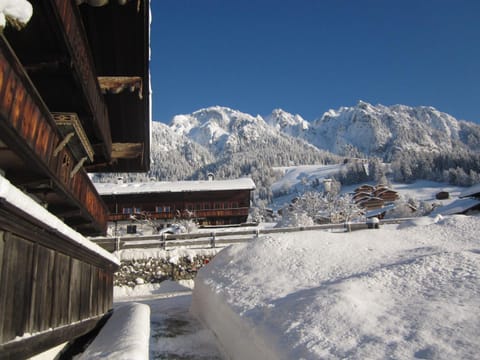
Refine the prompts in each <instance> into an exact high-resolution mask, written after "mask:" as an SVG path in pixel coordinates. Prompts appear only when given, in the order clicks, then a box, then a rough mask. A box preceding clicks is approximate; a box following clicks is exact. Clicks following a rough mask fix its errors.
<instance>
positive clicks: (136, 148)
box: [112, 143, 143, 159]
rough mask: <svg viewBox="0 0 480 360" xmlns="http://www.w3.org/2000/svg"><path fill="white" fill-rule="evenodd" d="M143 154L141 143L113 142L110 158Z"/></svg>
mask: <svg viewBox="0 0 480 360" xmlns="http://www.w3.org/2000/svg"><path fill="white" fill-rule="evenodd" d="M142 155H143V143H113V144H112V159H135V158H138V157H141V156H142Z"/></svg>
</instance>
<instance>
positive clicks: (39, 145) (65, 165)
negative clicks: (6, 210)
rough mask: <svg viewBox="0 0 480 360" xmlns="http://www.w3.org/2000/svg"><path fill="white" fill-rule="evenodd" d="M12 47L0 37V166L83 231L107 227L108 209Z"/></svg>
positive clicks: (101, 229) (51, 209) (55, 212)
mask: <svg viewBox="0 0 480 360" xmlns="http://www.w3.org/2000/svg"><path fill="white" fill-rule="evenodd" d="M62 140H63V136H62V134H61V133H60V131H59V129H58V127H57V126H56V124H55V121H54V119H53V117H52V115H51V113H50V111H49V109H48V108H47V107H46V105H45V103H44V102H43V100H42V98H41V97H40V95H39V94H38V92H37V90H36V88H35V87H34V85H33V84H32V82H31V81H30V78H29V77H28V75H27V74H26V73H25V71H24V68H23V66H22V65H21V64H20V62H19V61H18V58H17V57H16V56H15V54H14V52H13V50H12V49H11V47H10V46H9V44H8V42H7V41H6V39H5V38H4V37H3V36H0V169H2V170H3V171H4V172H5V176H6V177H7V178H8V179H9V180H11V181H12V182H13V183H15V184H16V185H17V186H18V187H20V188H21V189H23V190H25V191H27V192H29V193H30V194H32V195H33V196H35V197H36V198H37V199H38V201H39V202H41V203H43V204H45V206H47V207H48V210H50V211H51V212H53V213H54V214H55V215H57V216H59V217H61V218H63V219H64V221H65V222H66V223H67V224H68V225H70V226H72V227H74V228H76V229H77V230H79V231H81V232H83V233H103V232H104V231H105V230H106V223H107V212H108V210H107V208H106V206H105V204H104V202H103V200H102V199H101V198H100V196H99V195H98V193H97V191H96V189H95V187H94V186H93V184H92V182H91V181H90V178H89V177H88V175H87V173H86V172H85V170H84V169H83V168H82V167H81V166H78V162H77V160H76V159H75V157H74V155H73V154H72V152H71V150H70V148H69V147H68V146H65V147H63V148H61V147H59V145H60V144H61V143H62Z"/></svg>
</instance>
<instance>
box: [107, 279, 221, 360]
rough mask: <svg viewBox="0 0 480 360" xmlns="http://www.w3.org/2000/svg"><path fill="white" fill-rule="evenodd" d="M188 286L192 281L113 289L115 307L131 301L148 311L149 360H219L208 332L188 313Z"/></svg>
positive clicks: (189, 289) (210, 333) (190, 296)
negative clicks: (142, 305)
mask: <svg viewBox="0 0 480 360" xmlns="http://www.w3.org/2000/svg"><path fill="white" fill-rule="evenodd" d="M192 286H193V281H180V282H179V283H177V282H173V281H164V282H162V283H160V284H145V285H139V286H136V287H135V288H130V287H115V307H116V308H121V307H123V306H125V304H127V303H131V302H135V303H140V304H145V305H148V306H149V308H150V343H149V348H150V359H182V360H220V359H222V357H221V356H220V354H219V352H218V349H217V347H216V340H215V337H214V335H213V334H212V332H211V331H210V330H208V329H206V328H205V327H204V326H203V325H202V324H201V323H200V322H199V321H198V320H197V319H196V318H195V317H193V316H192V314H191V313H190V312H189V309H190V305H191V300H192V289H191V287H192ZM139 321H142V320H141V319H139ZM140 335H141V334H140ZM130 341H132V340H130Z"/></svg>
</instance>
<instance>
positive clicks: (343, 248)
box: [191, 216, 480, 359]
mask: <svg viewBox="0 0 480 360" xmlns="http://www.w3.org/2000/svg"><path fill="white" fill-rule="evenodd" d="M479 232H480V218H479V217H478V216H473V217H467V216H452V217H445V218H443V219H442V218H441V217H437V218H436V219H434V218H419V219H418V220H417V221H415V222H410V223H404V224H402V225H400V226H398V228H397V226H396V225H390V226H385V227H383V228H381V229H380V230H364V231H357V232H353V233H342V234H339V233H337V234H332V233H326V232H318V231H314V232H303V233H301V234H294V233H293V234H284V235H277V236H265V237H261V238H260V239H258V240H257V241H254V242H251V243H248V244H241V245H235V246H231V247H228V248H226V249H225V250H223V251H222V252H220V253H219V254H218V255H217V256H216V257H215V258H214V260H213V261H212V262H211V263H210V264H209V265H208V266H206V267H204V268H203V269H202V270H201V271H200V273H199V274H198V276H197V278H196V281H195V289H194V294H193V302H192V309H191V310H192V313H193V314H195V316H196V317H198V318H199V319H200V320H201V321H202V323H204V324H205V325H206V326H207V327H208V328H210V329H211V330H212V331H213V332H214V333H215V335H216V337H217V338H218V339H219V342H220V343H221V348H222V351H223V353H224V354H225V358H230V359H320V358H321V359H340V358H341V359H344V358H347V359H386V358H391V359H413V358H418V359H477V358H478V353H479V352H480V340H479V338H480V314H479V312H478V309H480V240H479V236H478V234H479Z"/></svg>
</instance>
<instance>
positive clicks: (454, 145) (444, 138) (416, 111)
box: [303, 101, 480, 160]
mask: <svg viewBox="0 0 480 360" xmlns="http://www.w3.org/2000/svg"><path fill="white" fill-rule="evenodd" d="M303 137H304V138H305V139H306V140H307V141H309V142H310V143H312V144H313V145H315V146H317V147H319V148H323V149H326V150H329V151H331V152H333V153H336V154H351V153H352V152H355V151H357V152H359V153H362V154H365V155H369V156H371V155H374V156H378V157H381V158H384V159H386V160H388V159H390V158H391V157H392V155H393V154H394V153H395V151H397V150H414V151H437V152H438V151H442V152H451V151H454V150H459V149H460V150H468V149H469V150H473V151H479V150H480V126H479V125H476V124H473V123H468V122H465V121H458V120H456V119H455V118H454V117H453V116H450V115H448V114H446V113H443V112H440V111H438V110H436V109H435V108H433V107H426V106H420V107H409V106H405V105H394V106H383V105H376V106H373V105H371V104H368V103H366V102H363V101H360V102H359V103H358V104H357V105H356V106H353V107H341V108H340V109H339V110H329V111H327V112H326V113H325V114H324V115H323V116H322V117H321V118H319V119H317V120H315V121H314V122H313V123H312V124H311V126H310V129H309V131H308V132H306V133H304V135H303Z"/></svg>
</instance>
